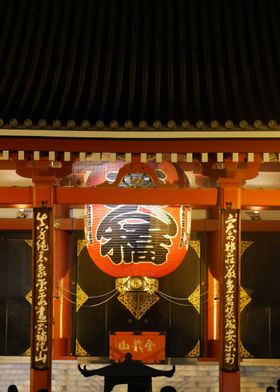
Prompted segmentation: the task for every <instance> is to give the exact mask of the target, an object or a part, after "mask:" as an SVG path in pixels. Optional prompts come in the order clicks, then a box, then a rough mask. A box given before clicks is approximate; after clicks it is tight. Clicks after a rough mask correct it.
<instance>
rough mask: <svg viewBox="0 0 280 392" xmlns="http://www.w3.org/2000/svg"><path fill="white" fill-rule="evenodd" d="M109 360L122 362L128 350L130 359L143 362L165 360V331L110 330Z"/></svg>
mask: <svg viewBox="0 0 280 392" xmlns="http://www.w3.org/2000/svg"><path fill="white" fill-rule="evenodd" d="M109 337H110V354H109V358H110V359H111V360H114V361H117V362H122V361H123V360H124V359H125V354H126V353H128V352H130V353H131V354H132V359H134V360H137V361H142V362H145V363H159V362H162V361H164V360H165V332H120V331H119V332H110V335H109Z"/></svg>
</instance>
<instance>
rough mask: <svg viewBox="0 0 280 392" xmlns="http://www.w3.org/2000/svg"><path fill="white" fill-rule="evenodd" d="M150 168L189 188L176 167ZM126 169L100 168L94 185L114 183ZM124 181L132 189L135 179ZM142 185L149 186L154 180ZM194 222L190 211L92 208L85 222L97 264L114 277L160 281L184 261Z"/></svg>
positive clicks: (183, 208) (182, 208) (144, 207)
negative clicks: (105, 182)
mask: <svg viewBox="0 0 280 392" xmlns="http://www.w3.org/2000/svg"><path fill="white" fill-rule="evenodd" d="M150 164H151V165H152V166H153V168H154V169H155V172H156V174H157V176H158V178H159V179H160V180H161V181H164V182H166V183H167V182H168V183H170V184H172V185H174V184H176V185H179V186H180V185H181V186H184V185H185V184H186V181H187V179H186V177H185V175H184V172H183V171H182V170H179V168H178V167H176V166H175V165H173V164H171V163H170V162H165V161H164V162H162V163H159V164H157V163H155V162H151V163H150ZM123 165H124V163H123V162H117V163H110V164H105V163H103V164H98V165H97V167H96V172H92V173H91V175H90V176H89V179H88V185H97V184H100V183H103V182H104V181H105V180H106V179H107V180H109V179H110V180H111V181H113V180H114V178H115V177H116V175H117V172H118V170H119V169H120V168H121V167H122V166H123ZM135 175H137V173H136V174H135ZM142 177H143V176H142ZM124 180H125V181H124V183H123V184H121V186H127V185H128V181H129V177H128V178H127V179H124ZM142 180H143V182H144V183H145V181H146V185H145V186H149V183H148V182H149V181H150V179H149V178H148V177H147V178H142ZM112 192H114V191H113V189H112ZM190 222H191V211H190V207H188V206H159V205H100V204H95V205H88V206H87V212H86V220H85V233H86V238H87V242H88V251H89V254H90V256H91V258H92V260H93V261H94V263H95V264H96V265H97V266H98V267H99V268H100V269H101V270H102V271H104V272H105V273H106V274H108V275H111V276H114V277H124V276H148V277H152V278H159V277H162V276H164V275H168V274H169V273H171V272H172V271H173V270H175V269H176V268H177V267H178V266H179V265H180V263H181V262H182V261H183V259H184V257H185V255H186V253H187V249H188V242H189V236H190Z"/></svg>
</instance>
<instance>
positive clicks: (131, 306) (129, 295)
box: [116, 276, 159, 320]
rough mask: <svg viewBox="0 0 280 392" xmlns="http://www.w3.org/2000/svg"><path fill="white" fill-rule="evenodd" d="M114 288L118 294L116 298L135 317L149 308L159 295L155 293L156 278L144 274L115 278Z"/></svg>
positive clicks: (138, 316) (138, 318)
mask: <svg viewBox="0 0 280 392" xmlns="http://www.w3.org/2000/svg"><path fill="white" fill-rule="evenodd" d="M116 288H117V290H118V291H119V293H120V295H119V296H118V300H119V301H120V302H121V303H122V304H123V305H124V306H125V307H126V308H127V309H128V310H129V311H130V313H131V314H132V315H133V316H134V317H135V318H136V319H137V320H140V319H141V317H142V316H143V315H144V314H145V313H146V311H147V310H148V309H150V308H151V307H152V306H153V305H154V304H155V303H156V302H157V301H158V300H159V297H158V296H157V295H156V294H155V291H156V290H158V279H155V278H148V277H146V276H128V277H124V278H117V279H116Z"/></svg>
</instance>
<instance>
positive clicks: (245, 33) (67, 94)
mask: <svg viewBox="0 0 280 392" xmlns="http://www.w3.org/2000/svg"><path fill="white" fill-rule="evenodd" d="M279 17H280V4H279V1H277V0H269V1H266V2H265V1H263V0H255V1H253V0H233V1H227V2H224V1H219V0H213V1H208V0H190V1H185V0H154V1H151V0H133V1H129V0H118V1H116V0H115V1H114V0H112V1H110V0H102V1H98V0H83V1H81V0H67V1H66V0H65V1H63V0H40V1H37V0H34V1H31V0H21V1H20V2H19V1H17V0H10V1H1V2H0V19H1V23H0V118H1V119H2V120H0V126H3V127H7V126H8V127H9V126H10V127H17V126H18V125H19V124H24V126H26V127H32V126H34V125H36V124H39V126H40V127H43V128H44V127H47V126H48V125H49V124H51V127H54V128H59V127H61V126H63V124H64V125H66V126H67V127H70V128H71V127H72V128H73V127H76V126H81V127H91V126H92V124H94V126H95V125H96V124H97V126H98V125H100V127H102V126H103V124H105V125H108V126H112V127H114V128H117V127H118V126H119V124H121V125H124V124H126V126H127V127H131V126H133V125H135V124H137V126H139V127H140V128H141V127H142V128H145V127H146V125H147V124H153V125H154V126H155V127H156V124H158V125H160V124H168V126H169V128H172V127H174V126H178V125H179V126H182V127H186V128H187V127H188V125H189V123H190V124H195V126H197V125H198V127H199V124H200V126H201V125H202V126H203V124H208V125H211V126H212V127H213V128H215V127H216V126H218V125H219V124H223V125H224V124H228V125H229V124H230V125H232V124H238V125H240V126H242V124H243V125H244V124H245V125H246V124H247V123H249V124H252V125H254V126H257V127H258V126H262V124H268V125H269V124H270V125H269V126H271V125H272V127H273V125H275V124H277V123H278V122H280V111H279V107H280V72H279V69H280V46H279V37H280V27H279V26H280V24H279V22H280V18H279ZM40 120H41V121H40Z"/></svg>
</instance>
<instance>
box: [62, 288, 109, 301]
mask: <svg viewBox="0 0 280 392" xmlns="http://www.w3.org/2000/svg"><path fill="white" fill-rule="evenodd" d="M62 290H63V291H65V292H66V293H68V294H71V295H74V296H75V297H76V296H77V294H76V293H74V292H73V291H70V290H67V289H65V288H64V287H62ZM115 291H116V288H114V289H113V290H110V291H108V292H107V293H104V294H98V295H91V296H88V299H91V298H100V297H105V296H106V295H110V294H112V293H114V292H115Z"/></svg>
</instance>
